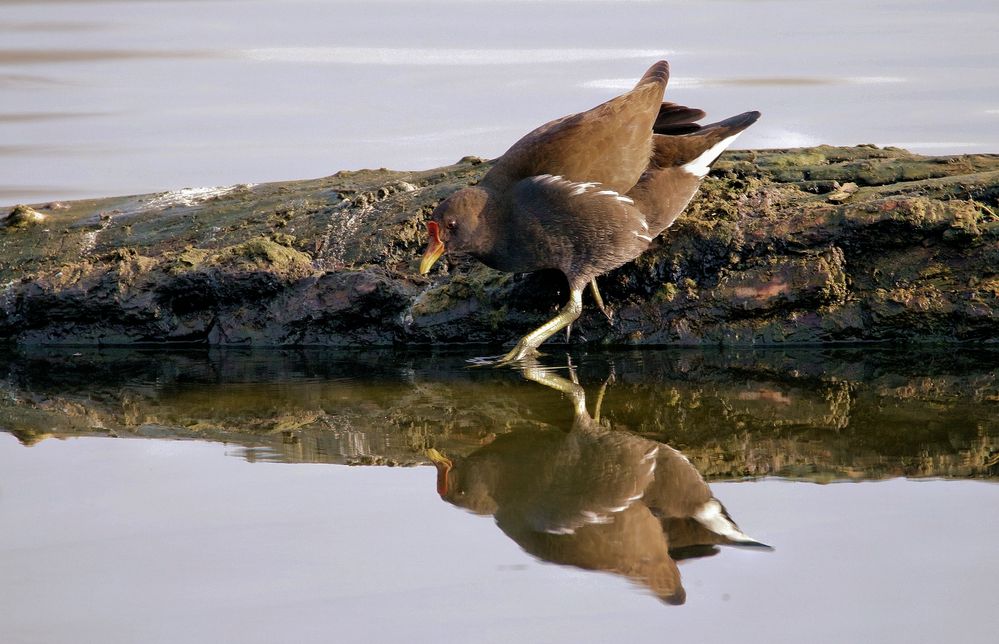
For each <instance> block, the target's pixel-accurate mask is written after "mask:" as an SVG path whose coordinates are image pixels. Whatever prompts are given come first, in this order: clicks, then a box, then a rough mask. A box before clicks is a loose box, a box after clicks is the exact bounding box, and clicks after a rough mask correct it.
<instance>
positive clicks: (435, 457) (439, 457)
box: [426, 447, 454, 498]
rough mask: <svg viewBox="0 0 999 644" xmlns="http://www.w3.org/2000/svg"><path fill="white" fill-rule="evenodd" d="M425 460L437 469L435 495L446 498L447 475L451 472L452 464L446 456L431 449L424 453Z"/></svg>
mask: <svg viewBox="0 0 999 644" xmlns="http://www.w3.org/2000/svg"><path fill="white" fill-rule="evenodd" d="M426 454H427V458H429V459H430V461H431V462H432V463H433V464H434V467H436V468H437V494H440V495H441V497H442V498H443V497H445V496H447V491H448V480H447V475H448V473H450V472H451V468H452V467H454V463H452V462H451V459H449V458H448V457H447V456H444V455H443V454H441V453H440V452H438V451H437V450H435V449H434V448H433V447H431V448H430V449H428V450H427V451H426Z"/></svg>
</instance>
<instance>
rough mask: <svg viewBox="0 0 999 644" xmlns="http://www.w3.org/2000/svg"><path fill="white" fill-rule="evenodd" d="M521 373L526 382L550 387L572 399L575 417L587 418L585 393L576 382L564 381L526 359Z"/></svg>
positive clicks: (530, 359) (531, 360)
mask: <svg viewBox="0 0 999 644" xmlns="http://www.w3.org/2000/svg"><path fill="white" fill-rule="evenodd" d="M521 373H523V374H524V377H525V378H527V379H528V380H533V381H534V382H537V383H539V384H542V385H545V386H546V387H551V388H552V389H556V390H558V391H561V392H562V393H564V394H566V395H567V396H569V397H570V398H572V406H573V409H574V411H575V413H576V416H577V417H583V416H587V413H586V392H585V391H584V390H583V388H582V387H581V386H580V384H579V383H578V382H574V380H575V377H574V378H573V380H566V379H565V378H563V377H562V376H559V375H556V374H555V373H554V372H553V371H551V370H550V369H545V368H544V367H541V366H540V365H538V363H537V361H535V360H533V359H532V358H527V359H526V360H524V363H523V369H522V370H521Z"/></svg>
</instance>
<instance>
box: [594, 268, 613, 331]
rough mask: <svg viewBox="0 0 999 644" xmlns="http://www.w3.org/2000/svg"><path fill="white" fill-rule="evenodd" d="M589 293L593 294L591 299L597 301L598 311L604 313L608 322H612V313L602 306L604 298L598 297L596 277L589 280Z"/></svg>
mask: <svg viewBox="0 0 999 644" xmlns="http://www.w3.org/2000/svg"><path fill="white" fill-rule="evenodd" d="M590 293H592V294H593V300H594V301H595V302H596V303H597V308H598V309H600V312H601V313H603V314H604V317H606V318H607V321H608V322H611V323H613V322H614V315H613V314H612V313H611V312H610V311H609V310H608V309H607V307H606V306H604V298H602V297H600V291H599V290H597V278H595V277H594V278H593V279H591V280H590Z"/></svg>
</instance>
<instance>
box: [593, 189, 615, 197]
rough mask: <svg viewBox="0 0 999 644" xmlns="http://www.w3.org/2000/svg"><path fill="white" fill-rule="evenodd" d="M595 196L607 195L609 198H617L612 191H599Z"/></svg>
mask: <svg viewBox="0 0 999 644" xmlns="http://www.w3.org/2000/svg"><path fill="white" fill-rule="evenodd" d="M597 194H598V195H608V196H610V197H617V196H618V194H617V193H616V192H614V191H613V190H601V191H600V192H598V193H597Z"/></svg>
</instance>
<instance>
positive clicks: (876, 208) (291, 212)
mask: <svg viewBox="0 0 999 644" xmlns="http://www.w3.org/2000/svg"><path fill="white" fill-rule="evenodd" d="M487 169H488V162H481V161H480V160H478V159H474V158H468V159H465V160H462V162H459V163H458V164H456V165H454V166H449V167H445V168H438V169H435V170H430V171H425V172H393V171H389V170H363V171H357V172H339V173H337V174H335V175H333V176H330V177H326V178H323V179H316V180H308V181H294V182H285V183H272V184H260V185H255V186H232V187H229V188H227V189H217V190H212V191H207V190H206V191H199V190H186V191H176V192H171V193H161V194H154V195H145V196H137V197H120V198H110V199H101V200H88V201H78V202H66V203H53V204H38V205H34V206H32V207H30V208H29V207H18V208H8V209H6V210H4V211H0V216H5V214H6V213H9V214H6V216H5V219H4V220H3V228H2V230H0V280H2V282H0V285H2V296H0V304H2V306H0V338H3V339H5V340H7V341H8V342H13V343H18V344H135V343H178V342H183V343H196V344H224V345H258V346H264V345H280V346H289V345H335V346H343V345H372V344H375V345H418V344H434V345H441V344H445V343H459V342H481V343H494V344H499V343H504V342H511V341H513V340H515V339H516V338H517V337H519V335H521V334H522V333H524V332H526V331H527V330H529V329H530V328H533V327H534V326H536V325H538V324H539V323H541V322H542V321H544V320H545V319H547V317H549V316H550V315H551V314H552V313H553V312H554V311H555V310H556V309H557V308H558V307H559V306H560V305H561V304H563V303H564V299H565V297H566V285H565V280H564V278H563V277H562V276H561V275H560V274H557V273H536V274H531V275H510V274H504V273H499V272H496V271H493V270H490V269H488V268H486V267H484V266H482V265H480V264H478V263H477V262H474V261H471V260H466V261H461V260H454V261H443V262H440V264H439V266H437V267H435V269H434V270H433V271H432V272H431V274H430V276H429V278H423V277H420V276H418V275H417V274H416V264H417V262H418V258H419V255H420V252H421V250H422V248H423V245H424V242H425V237H424V229H423V223H422V222H423V221H424V220H425V219H426V217H427V216H428V215H429V213H430V212H431V210H432V209H433V207H434V206H435V205H436V204H437V203H438V202H439V201H440V200H441V199H443V198H444V197H446V196H447V195H448V194H450V193H451V192H452V191H453V190H455V189H457V188H459V187H462V186H464V185H468V184H470V183H474V182H475V181H477V180H478V179H479V178H480V177H481V176H482V175H483V174H484V172H485V171H486V170H487ZM997 203H999V156H997V155H968V156H955V157H923V156H918V155H914V154H911V153H908V152H906V151H904V150H900V149H892V148H888V149H880V148H875V147H867V146H860V147H855V148H836V147H826V146H822V147H816V148H807V149H795V150H772V151H739V152H731V153H727V154H726V155H724V156H723V157H722V159H721V160H720V161H719V162H718V163H717V164H716V167H715V169H714V171H713V172H712V174H711V176H710V177H709V178H708V180H706V182H705V183H704V185H703V186H702V188H701V190H700V192H699V194H698V196H697V197H695V199H694V201H693V202H692V203H691V204H690V206H689V207H688V209H687V212H686V213H685V215H683V216H682V217H681V219H680V220H679V221H678V222H677V223H676V224H675V225H674V226H673V227H672V228H671V229H670V230H669V231H667V232H666V233H665V234H664V235H663V236H662V237H660V238H659V239H658V240H656V242H655V243H654V244H653V247H652V248H651V249H650V250H649V251H648V252H646V253H645V254H644V255H642V256H641V257H639V258H638V259H637V260H635V261H633V262H631V263H629V264H627V265H625V266H623V267H621V268H620V269H618V270H616V271H614V272H612V273H609V274H608V275H606V276H604V277H602V278H600V280H599V282H600V285H601V289H602V291H603V293H604V297H605V300H606V301H607V303H608V305H609V306H610V307H611V308H612V309H613V311H614V312H615V318H614V322H613V323H611V322H609V321H608V320H607V319H606V318H604V316H603V315H602V314H601V313H600V312H599V311H597V310H596V308H595V307H594V306H592V305H591V304H590V303H589V301H588V300H585V299H584V314H583V317H582V318H581V320H580V321H579V323H578V325H577V331H576V332H574V334H573V338H572V342H573V343H597V344H610V345H621V344H632V345H636V344H637V345H643V344H644V345H649V344H654V345H728V346H741V345H761V344H784V343H796V344H797V343H801V344H822V343H831V342H835V343H850V342H930V343H954V342H960V343H972V344H978V343H995V342H996V341H997V340H996V339H997V338H999V206H997Z"/></svg>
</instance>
